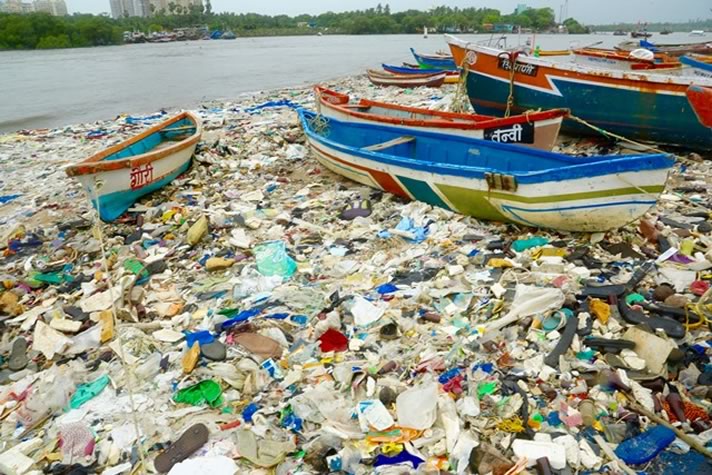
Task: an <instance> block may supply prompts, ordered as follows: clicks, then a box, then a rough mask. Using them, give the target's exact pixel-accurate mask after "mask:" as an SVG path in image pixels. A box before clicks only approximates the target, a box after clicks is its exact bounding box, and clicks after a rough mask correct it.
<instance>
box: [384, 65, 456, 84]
mask: <svg viewBox="0 0 712 475" xmlns="http://www.w3.org/2000/svg"><path fill="white" fill-rule="evenodd" d="M381 66H382V67H383V69H384V71H386V72H389V73H393V74H428V73H431V72H433V71H432V69H420V68H414V67H411V66H393V65H390V64H382V65H381ZM443 72H444V73H446V76H445V84H455V83H456V82H458V81H459V80H460V71H459V70H457V69H455V70H453V71H443Z"/></svg>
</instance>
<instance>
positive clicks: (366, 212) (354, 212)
mask: <svg viewBox="0 0 712 475" xmlns="http://www.w3.org/2000/svg"><path fill="white" fill-rule="evenodd" d="M372 212H373V208H372V207H371V202H370V201H368V200H359V201H355V202H353V203H351V207H350V208H347V209H345V210H343V211H342V212H341V215H339V217H340V218H341V219H344V220H346V221H351V220H353V219H356V218H368V217H369V216H371V213H372Z"/></svg>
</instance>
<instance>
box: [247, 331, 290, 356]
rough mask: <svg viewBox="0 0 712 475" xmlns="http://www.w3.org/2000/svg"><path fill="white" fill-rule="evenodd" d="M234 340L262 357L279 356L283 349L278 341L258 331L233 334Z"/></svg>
mask: <svg viewBox="0 0 712 475" xmlns="http://www.w3.org/2000/svg"><path fill="white" fill-rule="evenodd" d="M235 342H236V343H237V344H239V345H240V346H242V347H243V348H245V349H246V350H247V351H249V352H250V353H254V354H255V355H257V356H259V357H261V358H262V359H267V358H279V357H280V356H282V352H283V351H284V349H283V348H282V345H280V344H279V343H278V342H276V341H275V340H273V339H272V338H269V337H266V336H262V335H260V334H258V333H239V334H237V335H235Z"/></svg>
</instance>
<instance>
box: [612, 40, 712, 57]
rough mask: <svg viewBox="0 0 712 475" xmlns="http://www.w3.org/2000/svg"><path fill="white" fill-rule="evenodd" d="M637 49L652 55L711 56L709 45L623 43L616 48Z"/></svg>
mask: <svg viewBox="0 0 712 475" xmlns="http://www.w3.org/2000/svg"><path fill="white" fill-rule="evenodd" d="M638 48H645V49H648V50H650V51H652V52H654V53H664V54H667V55H669V56H682V55H685V54H691V53H697V54H712V42H711V43H686V44H685V43H682V44H659V43H651V42H650V41H646V40H640V41H624V42H623V43H621V44H619V45H618V46H616V49H617V50H620V51H633V50H635V49H638Z"/></svg>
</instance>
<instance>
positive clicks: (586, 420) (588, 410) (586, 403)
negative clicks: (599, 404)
mask: <svg viewBox="0 0 712 475" xmlns="http://www.w3.org/2000/svg"><path fill="white" fill-rule="evenodd" d="M578 410H579V412H580V413H581V417H582V418H583V425H585V426H586V427H591V426H593V424H594V423H595V422H596V405H595V404H594V403H593V401H591V400H590V399H584V400H583V401H581V404H579V407H578Z"/></svg>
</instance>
